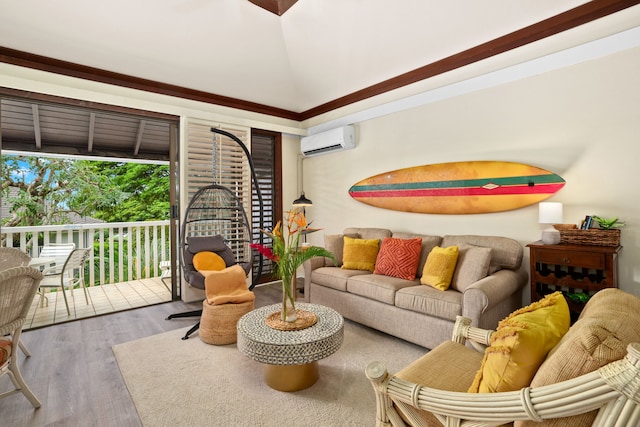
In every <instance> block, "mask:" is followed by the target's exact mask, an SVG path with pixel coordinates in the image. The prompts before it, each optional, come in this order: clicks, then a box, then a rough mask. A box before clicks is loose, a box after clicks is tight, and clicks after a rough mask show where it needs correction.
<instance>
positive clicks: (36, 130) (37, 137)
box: [31, 104, 42, 149]
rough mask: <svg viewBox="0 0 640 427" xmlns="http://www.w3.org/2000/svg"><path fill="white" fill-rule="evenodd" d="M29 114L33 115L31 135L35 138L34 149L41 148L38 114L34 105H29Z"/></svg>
mask: <svg viewBox="0 0 640 427" xmlns="http://www.w3.org/2000/svg"><path fill="white" fill-rule="evenodd" d="M31 113H32V114H33V135H34V137H35V143H36V148H37V149H41V148H42V133H41V132H40V112H39V111H38V106H37V105H36V104H33V105H31Z"/></svg>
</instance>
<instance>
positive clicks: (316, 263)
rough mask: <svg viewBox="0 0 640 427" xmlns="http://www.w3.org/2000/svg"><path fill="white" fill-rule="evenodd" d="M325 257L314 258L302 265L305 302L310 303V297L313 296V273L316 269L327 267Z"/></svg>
mask: <svg viewBox="0 0 640 427" xmlns="http://www.w3.org/2000/svg"><path fill="white" fill-rule="evenodd" d="M325 260H326V258H325V257H320V256H318V257H313V258H311V259H308V260H306V261H305V262H304V263H302V267H303V268H304V301H305V302H309V295H311V289H310V287H311V273H312V272H313V270H315V269H316V268H320V267H324V266H325V265H326V261H325Z"/></svg>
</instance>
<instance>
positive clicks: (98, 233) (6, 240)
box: [0, 221, 171, 286]
mask: <svg viewBox="0 0 640 427" xmlns="http://www.w3.org/2000/svg"><path fill="white" fill-rule="evenodd" d="M0 238H1V239H2V246H9V247H18V248H20V249H21V250H23V251H24V252H27V253H28V254H30V255H31V256H32V257H37V256H38V254H39V253H40V250H41V249H42V246H44V245H48V244H50V243H69V242H73V243H75V245H76V247H77V248H90V247H93V251H92V253H91V255H90V257H89V262H88V263H87V264H88V267H87V275H86V276H85V282H86V283H87V284H89V285H90V286H95V285H98V284H110V283H119V282H127V281H132V280H136V279H147V278H151V277H158V276H160V274H161V272H160V267H159V266H160V261H165V260H169V257H170V245H171V239H170V233H169V221H144V222H112V223H99V224H81V225H76V224H73V225H46V226H34V227H2V229H0Z"/></svg>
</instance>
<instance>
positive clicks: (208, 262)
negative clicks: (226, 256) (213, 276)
mask: <svg viewBox="0 0 640 427" xmlns="http://www.w3.org/2000/svg"><path fill="white" fill-rule="evenodd" d="M226 267H227V264H225V262H224V260H223V259H222V257H221V256H220V255H218V254H217V253H215V252H209V251H202V252H198V253H197V254H195V255H194V256H193V268H195V269H196V271H198V272H200V273H202V272H203V271H220V270H224V269H225V268H226Z"/></svg>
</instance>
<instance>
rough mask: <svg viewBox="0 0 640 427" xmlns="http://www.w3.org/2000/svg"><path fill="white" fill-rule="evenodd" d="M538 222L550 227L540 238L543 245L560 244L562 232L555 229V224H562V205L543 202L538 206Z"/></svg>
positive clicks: (543, 231)
mask: <svg viewBox="0 0 640 427" xmlns="http://www.w3.org/2000/svg"><path fill="white" fill-rule="evenodd" d="M538 222H539V223H540V224H547V225H548V227H547V228H545V229H544V230H542V236H541V237H540V240H542V243H544V244H545V245H557V244H558V243H560V232H559V231H558V230H556V229H555V228H554V227H553V224H562V203H557V202H542V203H540V204H538Z"/></svg>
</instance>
